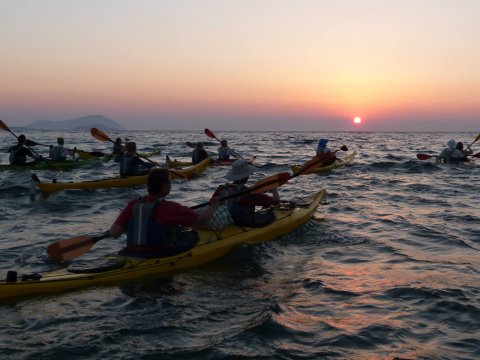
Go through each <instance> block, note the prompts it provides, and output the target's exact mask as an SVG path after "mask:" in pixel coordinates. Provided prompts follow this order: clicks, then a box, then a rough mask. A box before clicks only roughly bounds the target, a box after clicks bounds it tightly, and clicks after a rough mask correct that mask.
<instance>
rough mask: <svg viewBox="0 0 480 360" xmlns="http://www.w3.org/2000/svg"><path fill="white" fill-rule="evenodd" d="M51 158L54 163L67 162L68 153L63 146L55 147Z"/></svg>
mask: <svg viewBox="0 0 480 360" xmlns="http://www.w3.org/2000/svg"><path fill="white" fill-rule="evenodd" d="M50 156H51V158H52V160H53V161H65V160H67V151H66V150H65V148H64V147H63V146H60V145H59V146H55V147H54V148H53V149H52V152H51V155H50Z"/></svg>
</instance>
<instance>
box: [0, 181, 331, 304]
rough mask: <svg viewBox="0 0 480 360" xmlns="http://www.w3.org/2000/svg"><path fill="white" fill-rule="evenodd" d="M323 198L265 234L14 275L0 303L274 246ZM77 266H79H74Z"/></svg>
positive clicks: (230, 230)
mask: <svg viewBox="0 0 480 360" xmlns="http://www.w3.org/2000/svg"><path fill="white" fill-rule="evenodd" d="M325 196H326V191H325V190H321V191H319V192H317V193H315V194H312V195H310V196H308V197H306V198H304V199H302V200H301V201H300V202H298V203H297V205H295V206H293V207H284V208H278V209H275V210H274V213H275V220H274V222H273V223H271V224H270V225H268V226H265V227H262V228H241V227H237V226H229V227H227V228H225V229H224V230H223V231H222V232H221V233H220V234H218V233H216V232H214V231H212V230H210V229H200V230H198V234H199V240H198V242H197V243H196V244H195V245H194V246H193V247H191V248H189V249H187V250H185V251H183V252H180V253H177V254H175V255H171V256H167V257H160V258H149V259H145V258H137V257H131V256H121V255H118V254H111V255H107V256H104V257H102V258H99V259H95V260H91V261H88V260H78V261H75V262H73V263H72V264H71V265H70V266H69V267H67V268H63V269H60V270H56V271H52V272H46V273H34V274H24V275H21V274H18V275H17V273H16V272H15V271H12V272H9V274H8V276H7V277H8V278H9V279H10V281H7V280H3V281H1V282H0V299H6V298H12V297H17V296H24V295H34V294H42V293H54V292H60V291H64V290H70V289H75V288H82V287H86V286H91V285H99V284H106V283H112V282H121V281H125V280H132V279H137V278H142V277H146V276H149V275H157V276H158V275H161V276H166V275H169V274H171V273H174V272H178V271H180V270H183V269H187V268H191V267H194V266H199V265H202V264H205V263H207V262H210V261H212V260H215V259H218V258H220V257H222V256H224V255H226V254H227V253H228V252H229V251H230V250H232V248H234V247H235V246H238V245H241V244H254V243H259V242H265V241H270V240H274V239H276V238H278V237H280V236H282V235H285V234H288V233H290V232H292V231H294V230H295V229H297V228H298V227H299V226H301V225H302V224H304V223H305V222H307V221H308V220H309V219H310V218H312V217H313V215H314V213H315V211H316V209H317V207H318V206H319V204H320V202H321V201H322V200H323V199H324V198H325ZM79 262H80V263H81V266H75V264H76V263H79ZM89 264H91V266H89ZM102 264H103V265H102ZM79 268H80V269H79Z"/></svg>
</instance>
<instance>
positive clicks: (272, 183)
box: [250, 172, 290, 194]
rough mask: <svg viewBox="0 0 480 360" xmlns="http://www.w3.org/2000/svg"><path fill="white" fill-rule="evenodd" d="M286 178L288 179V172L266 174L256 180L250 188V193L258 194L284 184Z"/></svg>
mask: <svg viewBox="0 0 480 360" xmlns="http://www.w3.org/2000/svg"><path fill="white" fill-rule="evenodd" d="M288 180H290V173H288V172H282V173H278V174H274V175H271V176H267V177H266V178H263V179H261V180H259V181H257V182H256V183H255V185H253V186H252V187H251V188H250V189H251V191H250V193H251V194H258V193H264V192H267V191H270V190H273V189H276V188H277V187H279V186H282V185H283V184H285V183H286V182H287V181H288Z"/></svg>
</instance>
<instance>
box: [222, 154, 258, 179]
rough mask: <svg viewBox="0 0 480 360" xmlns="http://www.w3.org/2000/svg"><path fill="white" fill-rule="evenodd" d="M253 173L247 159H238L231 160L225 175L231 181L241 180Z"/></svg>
mask: <svg viewBox="0 0 480 360" xmlns="http://www.w3.org/2000/svg"><path fill="white" fill-rule="evenodd" d="M253 173H254V171H253V169H252V167H251V166H250V165H248V162H247V160H244V159H240V160H236V161H234V162H233V164H232V167H231V168H230V170H228V173H227V175H225V177H226V178H227V179H228V180H231V181H237V180H242V179H245V178H247V177H249V176H250V175H252V174H253Z"/></svg>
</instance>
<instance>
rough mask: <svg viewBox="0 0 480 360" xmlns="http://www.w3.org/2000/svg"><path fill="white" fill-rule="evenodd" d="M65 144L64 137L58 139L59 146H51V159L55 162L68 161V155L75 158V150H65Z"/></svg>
mask: <svg viewBox="0 0 480 360" xmlns="http://www.w3.org/2000/svg"><path fill="white" fill-rule="evenodd" d="M64 143H65V140H64V139H63V137H58V138H57V146H52V145H50V158H51V159H52V160H53V161H62V162H64V161H67V155H70V156H71V157H72V158H74V157H75V150H73V151H72V150H69V149H65V148H64V147H63V145H64Z"/></svg>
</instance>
